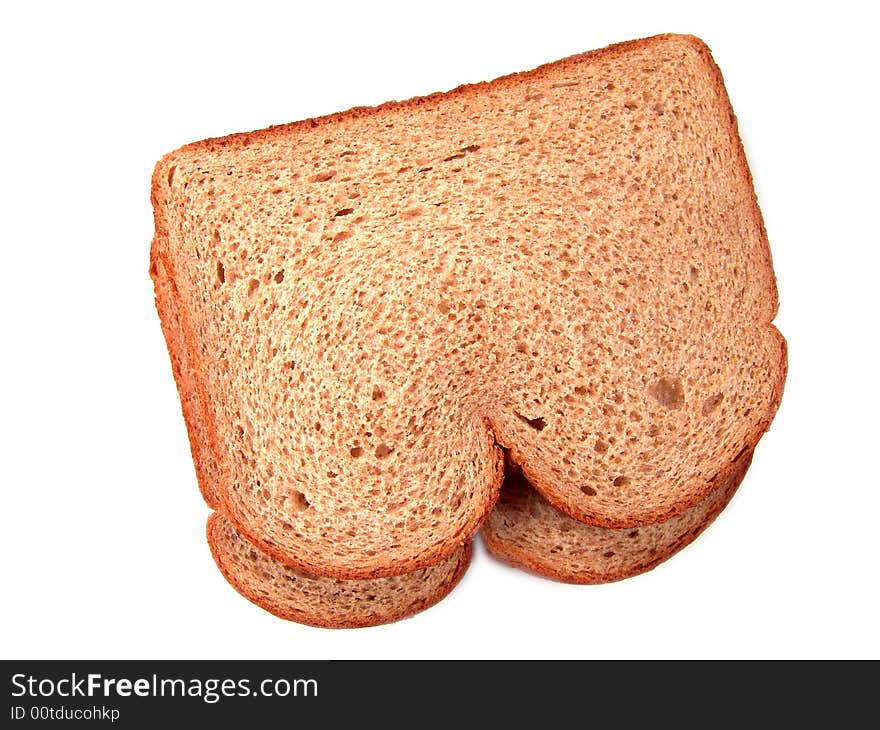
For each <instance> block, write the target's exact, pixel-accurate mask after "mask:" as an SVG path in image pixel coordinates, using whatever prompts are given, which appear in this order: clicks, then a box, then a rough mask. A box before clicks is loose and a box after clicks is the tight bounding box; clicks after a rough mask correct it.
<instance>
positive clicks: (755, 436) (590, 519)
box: [152, 34, 787, 578]
mask: <svg viewBox="0 0 880 730" xmlns="http://www.w3.org/2000/svg"><path fill="white" fill-rule="evenodd" d="M670 40H674V41H676V42H680V43H684V44H686V45H688V46H690V47H692V48H694V49H695V50H697V51H698V52H699V53H700V55H701V57H702V58H703V59H704V61H705V62H706V64H707V67H708V69H709V72H710V74H711V75H712V77H713V85H714V87H715V90H716V92H717V94H718V96H719V99H720V100H721V101H722V103H724V104H725V105H726V107H727V112H728V120H729V125H730V132H729V133H730V139H731V142H732V144H733V146H734V148H735V149H736V150H737V155H738V159H739V163H740V168H741V172H743V173H744V175H745V176H746V179H747V180H748V182H749V183H751V180H752V178H751V173H750V171H749V168H748V164H747V162H746V158H745V153H744V151H743V148H742V144H741V141H740V138H739V132H738V129H737V123H736V117H735V116H734V114H733V110H732V108H731V107H730V102H729V99H728V97H727V93H726V90H725V88H724V83H723V79H722V77H721V72H720V70H719V69H718V67H717V65H716V64H715V62H714V60H713V59H712V55H711V52H710V51H709V49H708V47H707V46H706V45H705V43H703V42H702V41H701V40H700V39H698V38H696V37H694V36H689V35H676V34H663V35H657V36H652V37H650V38H642V39H638V40H633V41H626V42H623V43H618V44H614V45H611V46H607V47H606V48H601V49H597V50H593V51H588V52H586V53H583V54H579V55H575V56H570V57H568V58H565V59H562V60H559V61H555V62H552V63H548V64H544V65H542V66H539V67H537V68H535V69H533V70H530V71H523V72H519V73H514V74H510V75H507V76H503V77H500V78H498V79H495V80H493V81H488V82H487V81H483V82H479V83H476V84H467V85H463V86H459V87H457V88H455V89H453V90H451V91H448V92H441V93H435V94H430V95H428V96H423V97H415V98H412V99H408V100H405V101H399V102H397V101H395V102H387V103H385V104H382V105H380V106H375V107H355V108H352V109H349V110H347V111H344V112H338V113H335V114H330V115H326V116H323V117H317V118H314V119H306V120H302V121H298V122H292V123H289V124H283V125H277V126H273V127H268V128H266V129H262V130H257V131H253V132H244V133H238V134H232V135H228V136H225V137H219V138H211V139H206V140H203V141H201V142H195V143H192V144H189V145H186V146H184V147H181V148H180V149H178V150H176V151H174V152H171V153H169V154H167V155H165V156H164V157H163V158H162V159H161V160H160V161H159V162H158V163H157V165H156V168H155V170H154V173H153V180H152V198H153V204H154V210H155V220H156V234H155V237H154V239H153V248H154V249H155V250H157V251H158V250H160V249H162V247H163V245H164V242H165V241H166V240H167V230H166V225H165V220H164V212H163V207H162V203H163V202H164V200H163V189H164V187H163V185H164V182H165V181H166V179H167V171H168V169H169V167H170V166H171V165H173V164H174V160H175V159H176V158H178V157H179V156H180V155H181V154H189V153H199V152H202V151H204V152H206V153H210V152H214V151H216V150H219V149H223V148H226V147H230V146H234V145H238V146H242V147H246V146H248V145H250V144H252V143H255V142H258V141H261V140H265V139H273V138H276V137H279V136H282V135H287V134H289V133H291V132H295V131H297V130H301V129H314V128H316V127H320V126H323V125H328V124H331V125H335V124H338V123H340V122H344V121H346V120H348V119H354V118H360V117H367V116H373V115H381V114H388V113H390V112H397V111H399V110H401V109H402V110H406V109H408V108H413V107H418V106H423V105H430V104H432V103H434V102H436V101H438V100H440V99H442V98H444V97H448V96H450V95H466V94H479V93H481V92H483V91H484V90H486V89H489V88H493V89H494V88H499V87H501V88H503V87H506V86H509V85H511V84H514V83H519V82H520V81H521V80H528V79H531V78H536V77H540V76H541V75H542V74H544V73H546V72H547V71H548V70H549V69H550V68H560V67H563V68H565V67H569V66H574V65H577V64H580V63H583V62H585V61H594V60H597V59H601V58H603V57H606V56H615V55H620V54H626V53H628V52H631V51H633V50H638V49H642V48H649V47H651V46H653V45H656V44H658V43H662V42H665V41H670ZM749 187H750V189H751V202H752V205H751V207H752V211H751V212H752V216H753V219H754V221H755V222H756V223H757V225H758V227H759V230H760V231H761V237H762V243H763V248H764V254H765V256H764V257H765V260H766V262H767V267H768V273H769V279H770V280H772V281H773V282H774V286H773V288H772V291H771V292H770V298H771V305H772V306H771V314H770V316H769V317H768V320H767V322H766V323H763V324H764V325H765V326H767V327H769V328H770V329H771V332H772V333H773V335H772V336H774V337H776V338H778V340H779V346H780V361H779V362H780V364H779V369H778V372H777V376H778V377H777V380H776V382H775V384H774V399H773V404H772V408H771V409H770V411H769V412H768V413H767V414H766V415H765V417H764V418H763V419H762V420H761V421H760V422H759V423H758V424H757V426H756V427H755V428H754V429H753V430H752V431H751V432H750V433H749V435H748V436H747V438H746V440H745V443H744V444H743V445H742V446H743V448H745V449H747V450H750V449H752V448H754V446H755V445H756V444H757V442H758V440H759V439H760V437H761V435H762V434H763V433H764V432H765V431H766V430H767V428H769V425H770V422H771V421H772V419H773V416H774V415H775V412H776V409H777V407H778V404H779V400H780V398H781V396H782V388H783V384H784V381H785V374H786V370H787V356H786V345H785V340H784V339H783V338H782V336H781V334H779V332H778V330H776V328H775V327H773V325H772V324H771V320H772V318H773V316H775V313H776V310H777V308H778V298H777V293H776V287H775V278H774V277H773V273H772V260H771V258H770V249H769V243H768V242H767V237H766V231H765V228H764V224H763V217H762V216H761V212H760V209H759V207H758V203H757V199H756V197H755V194H754V186H753V185H751V184H750V185H749ZM163 262H164V263H165V265H166V268H167V269H168V271H169V275H170V276H171V277H172V278H174V275H173V263H172V262H171V261H169V260H168V257H165V256H163ZM185 319H186V317H185V312H181V322H182V326H183V327H184V328H185V329H187V336H186V337H185V338H184V340H185V342H186V344H187V347H188V349H189V350H190V352H191V353H193V354H194V357H193V359H194V360H196V362H195V363H194V364H193V366H192V367H193V380H194V384H195V389H196V392H197V393H198V395H199V399H200V401H201V403H202V407H203V411H204V413H205V431H206V434H207V436H208V441H209V447H210V449H211V451H212V453H213V454H214V455H215V457H216V458H217V459H218V465H219V466H220V467H221V472H222V473H227V470H226V469H224V468H222V467H223V465H224V461H223V454H222V450H221V449H219V448H218V441H217V435H216V428H215V424H214V423H213V421H212V420H211V417H210V413H211V410H210V407H209V400H208V393H207V388H206V387H205V385H204V383H203V382H202V378H201V377H200V375H201V372H202V370H201V368H200V367H199V363H198V362H197V350H196V349H195V348H194V347H192V344H191V342H190V340H191V337H190V336H189V332H190V331H189V330H188V327H186V324H185ZM489 432H490V433H491V428H489ZM504 446H505V447H508V448H510V449H511V451H514V450H515V445H513V444H510V445H507V444H504ZM730 456H731V458H732V456H733V454H731V455H730ZM522 466H523V471H524V473H525V474H526V476H527V477H528V478H529V480H530V481H531V482H532V483H533V484H534V485H535V487H536V488H537V489H538V490H539V491H540V492H541V494H542V495H543V496H544V497H545V498H546V499H547V500H548V501H549V502H550V503H551V504H552V505H553V506H554V507H556V508H557V509H559V510H560V511H563V512H565V513H566V514H569V515H571V516H572V517H574V518H575V519H578V520H580V521H582V522H586V523H589V524H593V525H596V526H600V527H612V528H624V527H637V526H641V525H645V524H651V523H656V522H661V521H664V520H666V519H669V518H671V517H674V516H677V515H679V514H681V513H682V512H684V511H686V510H688V509H690V508H691V507H693V506H694V505H695V504H697V503H698V502H700V501H701V500H702V499H703V498H705V496H706V495H708V494H709V493H710V492H711V491H713V489H714V483H712V482H708V481H703V480H700V481H698V482H695V483H692V484H690V485H688V490H682V491H683V492H685V491H686V492H687V493H686V494H685V496H683V497H682V498H681V499H680V500H678V501H677V502H675V503H674V504H673V505H672V506H671V507H670V508H669V509H665V510H662V511H661V510H658V511H656V512H654V513H651V514H649V515H648V516H647V517H644V518H641V519H634V520H621V519H617V518H608V517H606V516H603V515H601V514H598V513H596V512H591V511H589V510H586V509H583V508H581V507H579V506H577V505H572V504H570V503H569V502H567V501H566V500H565V499H564V495H562V494H560V493H556V492H554V490H553V484H552V481H551V480H550V479H546V478H544V476H543V475H542V474H540V473H539V472H537V471H536V470H535V469H534V468H533V467H532V466H531V465H530V464H528V463H527V462H526V463H523V464H522ZM731 469H732V465H731V466H728V468H727V470H726V471H724V472H722V473H720V474H719V477H718V478H719V479H721V478H726V477H727V476H728V474H729V472H730V470H731ZM497 482H498V484H497V486H498V489H500V483H501V479H500V477H499V478H498V479H497ZM493 486H494V485H493ZM498 489H494V488H493V489H492V490H491V496H492V497H493V498H492V499H490V503H487V504H486V505H484V506H483V509H482V510H480V511H481V512H482V513H483V514H482V517H481V518H479V519H478V520H476V522H477V523H478V524H477V527H478V526H479V523H480V522H481V521H482V519H485V516H486V515H488V513H489V512H490V511H491V509H492V506H493V505H494V499H497V495H498ZM218 491H219V496H220V502H221V506H222V509H223V511H224V512H225V513H226V515H227V517H228V518H229V519H230V520H231V521H232V522H233V524H234V525H235V526H236V528H237V529H239V530H240V531H241V532H242V533H243V534H244V535H245V536H246V537H247V538H248V539H249V540H251V541H252V542H254V543H255V544H256V545H258V546H259V547H260V549H261V550H263V551H264V552H266V553H267V554H269V555H271V556H272V557H274V558H276V559H278V560H281V561H282V562H285V563H287V564H289V565H292V566H293V567H296V568H298V569H300V570H303V571H305V572H308V573H312V574H316V575H327V576H331V577H339V578H370V577H381V576H388V575H394V574H400V573H403V572H412V571H414V570H417V569H419V568H422V567H426V566H427V565H431V564H436V563H437V562H438V557H437V556H447V557H448V556H449V555H451V554H452V552H454V550H455V549H456V548H457V547H458V544H455V545H451V546H446V547H445V548H444V549H441V550H439V551H432V552H431V553H430V555H431V557H430V558H429V559H427V560H426V561H419V560H411V561H406V562H403V563H401V564H399V565H395V566H393V567H390V568H386V569H376V570H373V571H369V572H363V571H346V570H342V569H336V568H331V569H327V568H326V566H316V565H306V564H303V563H302V562H301V561H298V560H297V559H296V558H295V556H290V555H284V554H281V553H280V552H279V551H278V549H277V548H276V547H275V546H273V545H270V544H268V543H267V542H266V541H265V540H263V539H260V537H259V536H258V535H255V534H253V532H252V531H249V530H248V529H247V525H246V524H244V520H243V519H241V517H240V516H238V515H236V514H235V512H234V510H233V509H232V508H231V505H230V502H229V499H228V496H227V491H228V486H227V483H226V480H225V479H224V480H221V483H220V485H219V488H218ZM461 539H466V538H461ZM439 559H443V558H442V557H441V558H439Z"/></svg>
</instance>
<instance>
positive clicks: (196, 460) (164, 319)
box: [150, 256, 220, 509]
mask: <svg viewBox="0 0 880 730" xmlns="http://www.w3.org/2000/svg"><path fill="white" fill-rule="evenodd" d="M151 258H153V257H152V256H151ZM150 273H151V274H152V276H153V283H154V288H155V292H156V311H157V312H158V313H159V322H160V324H161V326H162V332H163V334H164V335H165V344H166V346H167V347H168V355H169V356H170V358H171V370H172V373H173V374H174V382H175V383H176V384H177V390H178V393H179V394H180V407H181V410H182V411H183V420H184V422H185V423H186V432H187V436H188V437H189V449H190V453H191V454H192V458H193V464H194V466H195V470H196V481H197V483H198V485H199V491H200V492H201V493H202V498H203V499H204V500H205V502H206V503H207V505H208V506H209V507H210V508H211V509H217V508H218V507H219V504H220V502H219V497H218V495H217V485H216V484H214V482H213V480H212V479H211V478H210V476H209V474H208V466H207V464H205V463H204V460H203V458H202V454H203V449H205V448H206V444H205V443H204V440H203V439H202V435H203V432H204V426H203V425H202V423H203V421H204V419H203V418H202V417H201V414H200V413H198V412H197V411H198V409H200V408H201V401H200V400H199V396H198V393H196V391H195V390H194V388H193V382H192V370H191V369H190V368H188V367H187V366H186V363H188V362H189V352H188V351H187V348H186V345H185V344H183V342H182V341H181V340H178V338H176V337H174V336H173V335H172V333H171V332H170V327H171V322H173V321H174V319H175V318H178V319H179V313H180V308H179V306H178V303H177V301H176V299H177V297H176V294H175V285H174V282H173V281H172V280H171V279H170V278H169V277H167V275H166V276H163V273H164V266H163V264H162V262H161V260H160V258H159V257H158V256H156V257H155V258H154V259H153V260H152V261H151V263H150ZM166 287H167V294H166Z"/></svg>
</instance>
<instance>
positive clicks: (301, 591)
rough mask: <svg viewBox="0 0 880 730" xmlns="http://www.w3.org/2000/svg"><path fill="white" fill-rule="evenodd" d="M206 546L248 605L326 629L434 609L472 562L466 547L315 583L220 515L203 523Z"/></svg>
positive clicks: (359, 625) (363, 623)
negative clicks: (391, 571) (392, 571)
mask: <svg viewBox="0 0 880 730" xmlns="http://www.w3.org/2000/svg"><path fill="white" fill-rule="evenodd" d="M208 545H209V546H210V548H211V554H212V555H213V556H214V561H215V562H216V563H217V567H218V568H220V571H221V572H222V573H223V575H224V577H225V578H226V580H227V581H229V583H230V584H231V585H232V587H233V588H235V590H237V591H238V592H239V593H240V594H241V595H243V596H244V597H245V598H247V599H248V600H249V601H252V602H253V603H255V604H257V605H258V606H260V607H261V608H264V609H266V610H267V611H269V612H270V613H273V614H275V615H276V616H280V617H281V618H284V619H288V620H290V621H296V622H297V623H301V624H308V625H310V626H320V627H325V628H356V627H363V626H376V625H378V624H385V623H389V622H391V621H397V620H398V619H401V618H405V617H407V616H411V615H412V614H414V613H418V612H419V611H424V610H425V609H426V608H429V607H430V606H433V605H434V604H435V603H437V602H438V601H439V600H440V599H441V598H443V597H445V596H446V595H447V594H448V593H449V591H451V590H452V589H453V588H454V587H455V585H456V584H457V583H458V581H459V579H460V578H461V576H462V575H463V574H464V571H465V570H466V569H467V566H468V563H469V562H470V558H471V543H469V542H468V543H465V545H464V546H463V547H460V548H459V549H458V550H456V551H455V552H454V553H453V554H452V555H451V556H450V557H449V558H447V559H446V560H444V561H443V562H442V563H440V564H439V565H435V566H433V567H430V568H422V569H421V570H417V571H415V572H413V573H407V574H406V575H400V576H392V577H390V578H373V579H366V580H342V579H339V578H315V577H313V576H310V575H306V574H305V573H301V572H299V571H298V570H296V569H295V568H291V567H289V566H286V565H283V564H281V563H279V562H278V561H277V560H274V559H273V558H270V557H269V556H268V555H266V554H265V553H263V552H261V551H260V550H259V549H257V548H256V547H255V546H254V545H252V544H251V543H249V542H248V541H247V540H246V539H245V538H244V537H242V535H241V533H239V532H238V531H237V530H236V529H235V528H234V527H233V526H232V524H231V523H230V522H229V520H227V519H226V518H225V517H223V516H222V515H221V514H219V513H217V512H215V513H214V514H212V515H211V516H210V517H209V518H208Z"/></svg>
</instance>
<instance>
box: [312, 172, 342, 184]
mask: <svg viewBox="0 0 880 730" xmlns="http://www.w3.org/2000/svg"><path fill="white" fill-rule="evenodd" d="M334 177H336V173H335V172H334V171H333V170H327V171H325V172H319V173H318V174H317V175H314V176H313V177H312V178H311V179H310V180H309V182H314V183H322V182H328V181H329V180H332V179H333V178H334Z"/></svg>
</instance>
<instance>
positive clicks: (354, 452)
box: [350, 446, 364, 459]
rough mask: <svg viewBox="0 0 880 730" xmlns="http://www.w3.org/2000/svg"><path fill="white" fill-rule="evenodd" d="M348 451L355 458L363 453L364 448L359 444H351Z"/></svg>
mask: <svg viewBox="0 0 880 730" xmlns="http://www.w3.org/2000/svg"><path fill="white" fill-rule="evenodd" d="M350 453H351V455H352V456H353V457H354V458H355V459H357V458H358V457H359V456H363V455H364V450H363V449H362V448H361V447H360V446H352V447H351V452H350Z"/></svg>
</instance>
